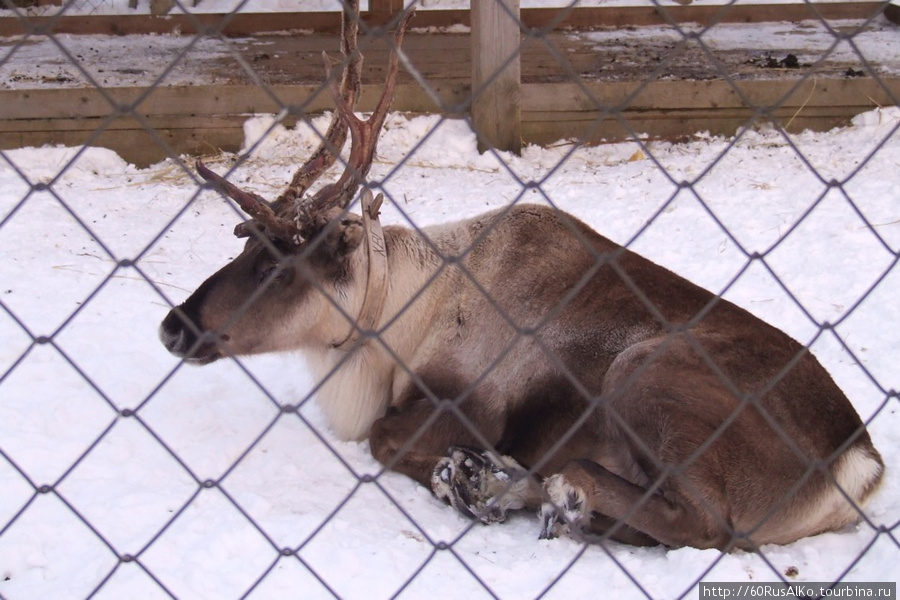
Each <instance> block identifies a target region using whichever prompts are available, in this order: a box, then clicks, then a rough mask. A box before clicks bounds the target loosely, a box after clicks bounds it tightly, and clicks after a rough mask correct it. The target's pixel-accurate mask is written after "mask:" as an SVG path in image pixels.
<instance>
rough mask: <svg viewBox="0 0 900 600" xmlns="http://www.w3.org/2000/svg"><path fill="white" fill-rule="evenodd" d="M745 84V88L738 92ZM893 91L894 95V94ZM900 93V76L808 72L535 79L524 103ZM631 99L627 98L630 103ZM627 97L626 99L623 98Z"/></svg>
mask: <svg viewBox="0 0 900 600" xmlns="http://www.w3.org/2000/svg"><path fill="white" fill-rule="evenodd" d="M738 90H740V93H738ZM892 96H893V97H892ZM897 97H900V78H898V77H881V78H880V79H879V81H876V80H875V79H871V78H843V79H832V78H815V77H812V78H809V79H806V80H800V79H788V80H784V79H772V80H742V81H736V82H735V86H734V87H733V86H732V85H731V84H729V83H728V82H726V81H723V80H709V81H653V82H650V83H643V82H633V81H632V82H585V83H583V84H580V85H576V84H572V83H543V84H539V83H534V84H524V85H523V86H522V106H523V109H524V110H527V111H531V112H548V113H550V112H557V113H565V112H578V111H588V112H589V111H598V110H604V109H605V110H615V109H619V108H621V109H622V110H627V111H642V110H657V109H659V108H663V107H665V108H667V109H670V110H677V109H684V110H687V109H700V110H713V111H715V110H723V109H728V108H742V109H746V110H750V108H747V106H748V103H749V106H758V107H772V106H776V105H781V106H785V107H795V108H798V107H800V106H809V107H813V106H856V107H860V108H863V107H869V108H875V107H876V106H888V105H892V104H894V98H897ZM745 98H746V99H747V102H745V100H744V99H745ZM626 102H627V103H626ZM623 103H626V104H623Z"/></svg>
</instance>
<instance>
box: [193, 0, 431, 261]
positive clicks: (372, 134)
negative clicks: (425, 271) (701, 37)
mask: <svg viewBox="0 0 900 600" xmlns="http://www.w3.org/2000/svg"><path fill="white" fill-rule="evenodd" d="M358 12H359V0H345V8H344V17H343V20H342V26H341V28H342V35H341V53H342V54H343V55H344V61H343V64H344V74H343V77H342V81H341V86H340V88H339V87H338V84H337V81H336V78H335V77H332V72H331V71H332V68H331V64H330V61H329V60H328V57H327V55H326V54H325V53H324V52H323V57H324V60H325V73H326V77H327V81H328V87H329V90H330V91H331V95H332V97H333V99H334V102H335V107H336V109H335V112H334V115H333V116H332V119H331V123H330V124H329V127H328V131H327V132H326V134H325V137H324V138H323V140H322V143H321V144H320V145H319V148H318V149H317V150H316V152H314V153H313V155H312V156H311V157H310V158H309V159H308V160H307V161H306V162H305V163H304V164H303V165H302V166H301V167H300V168H299V169H298V170H297V172H296V173H295V174H294V177H293V178H292V180H291V183H290V185H289V186H288V188H287V189H286V190H285V191H284V192H283V193H282V194H281V195H280V196H279V197H278V199H277V200H276V201H275V202H273V203H269V202H266V201H265V200H264V199H263V198H261V197H259V196H257V195H256V194H250V193H248V192H245V191H243V190H241V189H239V188H238V187H236V186H234V185H233V184H231V183H229V182H228V181H226V180H225V179H224V178H223V177H221V176H220V175H217V174H216V173H214V172H213V171H211V170H210V169H208V168H207V167H206V166H205V165H204V164H203V163H202V162H200V161H197V172H198V173H199V174H200V176H201V177H203V179H205V180H206V181H209V182H210V183H212V184H214V185H215V187H216V188H217V189H218V190H219V191H220V192H221V193H223V194H225V195H226V196H228V197H229V198H231V199H232V200H234V201H235V202H237V204H238V205H239V206H240V207H241V209H242V210H243V211H244V212H245V213H247V214H248V215H249V216H250V217H251V221H249V222H245V223H241V224H239V225H238V226H237V227H235V229H234V233H235V235H237V236H238V237H246V236H248V235H250V233H251V228H250V225H251V224H256V225H259V226H262V227H264V228H265V229H266V231H267V232H268V233H269V235H272V236H274V237H278V238H280V239H285V240H289V241H292V242H294V243H300V242H302V241H304V240H305V239H306V238H308V237H309V236H310V234H311V233H314V231H311V229H312V227H314V224H315V223H316V216H317V215H318V214H320V213H321V212H322V211H323V210H328V209H330V208H333V207H340V208H346V207H347V206H348V205H349V203H350V202H351V201H352V200H353V197H354V195H355V194H356V191H357V190H358V189H359V186H360V184H361V183H362V182H363V181H364V180H365V177H366V175H367V174H368V172H369V169H370V167H371V166H372V159H373V158H374V156H375V148H376V145H377V143H378V134H379V133H380V131H381V127H382V126H383V125H384V120H385V118H386V117H387V112H388V110H389V109H390V105H391V101H392V100H393V96H394V87H395V85H396V81H397V71H398V70H399V52H400V44H401V43H402V41H403V34H404V33H405V31H406V27H407V25H408V24H409V21H410V19H411V18H412V16H413V14H414V13H415V8H414V7H411V8H410V9H409V10H408V11H407V12H406V14H405V15H404V16H403V17H402V18H401V19H400V21H399V23H398V24H397V28H396V30H395V31H394V45H393V48H391V54H390V60H389V65H388V75H387V79H386V81H385V86H384V90H383V91H382V94H381V98H380V99H379V101H378V104H377V105H376V107H375V111H374V112H373V113H372V115H371V117H370V118H369V119H368V120H362V119H360V118H359V117H357V116H356V115H355V114H354V112H353V109H354V107H355V105H356V101H357V99H358V97H359V88H360V71H361V65H362V55H361V54H360V52H359V50H358V48H357V44H356V38H357V34H358V30H359V22H358V19H359V17H358ZM348 129H349V132H350V138H351V147H350V157H349V159H348V161H347V164H346V166H345V168H344V172H343V173H342V174H341V176H340V178H339V179H338V181H337V182H335V183H332V184H328V185H326V186H324V187H323V188H322V189H320V190H319V191H318V193H316V194H315V196H313V197H312V198H311V199H309V200H307V201H303V200H301V198H302V196H303V194H304V193H305V192H306V190H308V189H309V187H310V186H311V185H312V183H314V182H315V181H316V180H317V179H318V178H319V177H320V176H321V175H322V173H324V172H325V171H326V170H327V169H328V168H329V167H330V166H331V165H332V164H334V162H335V161H336V160H337V156H338V155H339V153H340V150H341V148H342V147H343V145H344V142H345V141H346V139H347V132H348Z"/></svg>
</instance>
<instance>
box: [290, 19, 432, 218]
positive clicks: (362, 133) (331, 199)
mask: <svg viewBox="0 0 900 600" xmlns="http://www.w3.org/2000/svg"><path fill="white" fill-rule="evenodd" d="M414 12H415V8H411V9H410V10H409V11H408V12H407V13H406V14H405V15H404V16H403V18H402V19H401V20H400V22H399V23H398V24H397V28H396V29H395V30H394V45H393V48H391V55H390V60H389V63H388V74H387V79H386V80H385V83H384V89H383V90H382V92H381V98H379V100H378V104H376V106H375V110H374V111H373V112H372V115H371V116H370V117H369V118H368V119H366V120H363V119H360V118H359V117H357V116H356V114H355V113H354V112H353V107H352V106H351V105H350V104H348V103H347V102H346V101H345V100H344V98H343V97H342V96H341V92H340V90H338V87H337V84H336V83H335V81H334V78H332V77H329V79H328V81H329V88H330V89H331V96H332V98H333V99H334V103H335V106H336V111H335V112H336V114H338V115H339V116H340V117H341V121H343V122H344V123H346V124H347V126H348V127H349V128H350V157H349V158H348V160H347V164H346V166H345V167H344V172H343V173H342V174H341V177H340V179H338V180H337V181H336V182H335V183H332V184H329V185H327V186H325V187H323V188H322V189H321V190H319V192H318V193H317V194H316V195H315V196H313V197H312V198H311V199H310V200H309V201H308V202H306V203H304V204H302V205H301V206H299V207H298V216H299V217H300V219H301V220H303V221H306V222H308V221H309V217H311V216H312V215H314V214H318V213H320V212H322V211H324V210H328V209H330V208H332V207H335V206H337V207H340V208H346V207H347V206H348V205H349V204H350V202H351V201H352V200H353V197H354V196H355V195H356V191H357V190H358V189H359V186H360V184H361V183H362V182H363V181H364V180H365V178H366V175H368V173H369V169H370V168H371V167H372V159H373V158H375V149H376V147H377V145H378V136H379V134H380V133H381V128H382V126H383V125H384V120H385V119H386V118H387V113H388V111H389V110H390V107H391V102H392V101H393V99H394V87H395V86H396V84H397V71H398V70H399V67H400V56H399V53H400V45H401V44H402V43H403V34H404V33H405V32H406V27H407V25H408V24H409V21H410V19H412V16H413V14H414ZM322 56H323V59H324V60H325V69H326V72H327V71H328V70H329V69H330V66H329V64H328V57H327V56H326V55H325V53H322Z"/></svg>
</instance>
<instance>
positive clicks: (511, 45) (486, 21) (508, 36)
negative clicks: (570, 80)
mask: <svg viewBox="0 0 900 600" xmlns="http://www.w3.org/2000/svg"><path fill="white" fill-rule="evenodd" d="M471 37H472V95H473V98H472V109H471V112H472V122H473V124H474V126H475V133H476V135H477V136H478V151H479V152H485V151H486V150H488V149H489V148H496V149H498V150H505V151H508V152H515V153H516V154H518V153H519V152H520V151H521V149H522V118H521V113H522V108H521V98H522V92H521V87H522V66H521V53H520V51H519V47H520V43H519V0H472V36H471Z"/></svg>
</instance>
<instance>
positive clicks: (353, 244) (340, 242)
mask: <svg viewBox="0 0 900 600" xmlns="http://www.w3.org/2000/svg"><path fill="white" fill-rule="evenodd" d="M318 220H319V223H318V225H319V226H320V231H321V232H322V235H323V236H324V238H323V239H322V241H321V242H320V248H321V249H322V251H324V252H325V253H326V254H329V255H330V256H333V257H343V256H346V255H348V254H350V253H351V252H353V251H354V250H356V249H357V248H358V247H359V245H360V244H361V243H362V241H363V236H364V235H365V230H364V228H363V221H362V217H360V216H359V215H355V214H353V213H348V212H345V211H344V210H343V209H341V208H339V207H335V208H332V209H330V210H328V211H326V212H325V213H324V214H323V215H320V216H319V218H318Z"/></svg>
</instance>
